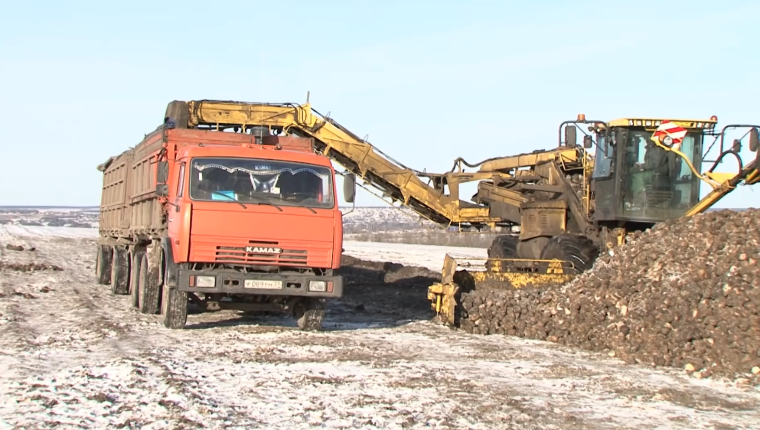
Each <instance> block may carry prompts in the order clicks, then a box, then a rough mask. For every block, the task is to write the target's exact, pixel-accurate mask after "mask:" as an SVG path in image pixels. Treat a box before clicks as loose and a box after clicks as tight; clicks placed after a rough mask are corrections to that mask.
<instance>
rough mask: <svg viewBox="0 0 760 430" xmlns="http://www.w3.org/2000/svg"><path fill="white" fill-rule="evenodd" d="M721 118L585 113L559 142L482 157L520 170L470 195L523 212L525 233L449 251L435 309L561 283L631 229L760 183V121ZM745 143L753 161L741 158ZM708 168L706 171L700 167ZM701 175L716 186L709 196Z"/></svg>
mask: <svg viewBox="0 0 760 430" xmlns="http://www.w3.org/2000/svg"><path fill="white" fill-rule="evenodd" d="M716 124H717V117H715V116H713V117H711V118H710V119H706V120H682V119H670V120H669V119H663V118H623V119H617V120H613V121H609V122H604V121H593V120H587V119H586V118H585V116H584V115H579V116H578V118H577V119H576V120H573V121H565V122H563V123H562V124H560V127H559V146H558V147H557V148H555V149H551V150H547V151H536V152H535V153H533V154H532V157H527V156H526V155H521V156H516V157H515V156H510V157H503V158H497V159H490V160H488V162H487V163H483V164H482V165H481V170H480V171H481V172H484V171H485V170H488V169H489V168H492V167H494V166H506V165H509V166H510V167H514V169H513V170H501V171H499V172H496V171H495V172H494V173H495V174H504V175H509V176H510V178H509V180H507V179H502V180H500V181H499V183H496V181H493V182H485V181H484V182H483V183H481V184H479V193H478V194H476V195H475V196H473V200H474V201H476V202H478V203H481V204H485V205H487V206H489V207H490V209H491V214H492V215H493V214H494V213H503V214H513V213H515V212H517V213H519V218H518V219H516V220H515V221H516V222H515V224H516V225H519V228H520V234H519V235H514V234H508V235H501V236H497V237H496V238H495V239H494V241H493V243H492V245H491V247H490V248H489V250H488V258H485V259H479V260H478V259H469V258H467V259H459V260H457V259H455V258H453V257H452V256H450V255H447V256H446V260H445V262H444V267H443V273H442V282H440V283H436V284H434V285H432V286H431V287H430V288H429V289H428V299H429V300H430V301H431V306H432V308H433V309H434V310H435V311H436V313H437V314H438V316H439V317H440V319H441V320H442V321H443V322H444V323H447V324H449V325H455V324H456V321H457V320H458V316H457V311H458V308H457V302H458V300H459V296H460V294H461V293H463V292H468V291H472V290H475V289H493V288H497V289H509V288H541V287H545V286H550V285H553V284H554V285H557V284H564V283H566V282H569V281H570V280H572V279H573V278H574V277H575V276H576V275H577V274H580V273H582V272H584V271H586V270H588V269H590V268H591V267H592V266H593V264H594V262H595V260H596V258H597V257H598V256H599V254H600V253H601V252H604V251H606V250H608V249H611V248H614V247H616V246H619V245H622V244H623V243H624V242H625V241H626V237H628V236H629V235H630V234H632V233H634V232H636V231H642V230H645V229H648V228H651V227H652V226H654V225H655V224H657V223H660V222H664V221H667V220H671V219H676V218H681V217H684V216H691V215H694V214H697V213H701V212H704V211H705V210H707V209H708V208H710V207H711V206H712V205H714V204H715V203H716V202H717V201H718V200H720V199H721V198H722V197H724V196H725V195H727V194H728V193H730V192H731V191H732V190H733V189H735V188H736V186H738V185H740V184H742V183H744V184H747V185H751V184H755V183H756V182H758V181H760V173H759V172H758V166H759V165H760V163H758V157H759V156H760V155H758V153H759V152H758V147H759V144H758V128H760V127H758V126H753V125H729V126H726V127H724V128H723V129H721V130H719V131H717V130H716ZM733 129H743V130H745V131H746V132H745V133H744V135H743V136H742V137H741V138H739V139H735V140H734V141H733V142H732V143H731V144H730V145H728V144H727V142H726V132H727V131H728V130H733ZM578 134H582V135H583V137H582V145H578ZM744 141H746V142H747V143H748V149H749V150H750V152H751V160H750V161H749V162H745V161H744V160H743V159H742V149H743V146H744ZM592 148H593V149H594V153H593V155H592V152H591V151H590V150H591V149H592ZM710 154H713V155H712V156H710ZM546 155H550V156H546ZM729 158H733V159H734V160H735V161H736V164H735V165H736V168H733V169H731V168H729V169H728V171H724V172H718V171H717V169H718V167H719V166H720V167H725V166H727V165H730V164H732V163H725V161H726V160H727V159H729ZM513 160H520V162H515V163H513V162H512V161H513ZM507 161H509V162H507ZM705 165H707V166H709V168H708V169H706V170H703V167H705ZM486 166H487V167H486ZM702 182H704V183H706V184H708V185H709V186H710V188H711V190H710V192H709V193H708V194H707V196H705V197H704V198H700V195H701V187H700V186H701V183H702ZM518 197H519V198H518ZM514 206H517V207H514ZM512 218H513V219H514V218H516V217H515V216H512ZM459 269H465V270H459Z"/></svg>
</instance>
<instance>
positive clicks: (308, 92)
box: [306, 91, 311, 104]
mask: <svg viewBox="0 0 760 430" xmlns="http://www.w3.org/2000/svg"><path fill="white" fill-rule="evenodd" d="M309 95H311V91H306V104H309Z"/></svg>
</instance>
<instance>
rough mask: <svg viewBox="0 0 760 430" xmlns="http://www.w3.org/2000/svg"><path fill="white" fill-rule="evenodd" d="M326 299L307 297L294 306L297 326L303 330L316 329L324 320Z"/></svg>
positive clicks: (320, 326)
mask: <svg viewBox="0 0 760 430" xmlns="http://www.w3.org/2000/svg"><path fill="white" fill-rule="evenodd" d="M326 308H327V300H325V299H322V298H316V297H309V298H306V299H304V300H302V301H301V302H300V303H298V304H297V305H296V306H295V317H296V322H297V323H298V328H299V329H301V330H303V331H318V330H320V329H321V328H322V323H323V322H324V320H325V310H326Z"/></svg>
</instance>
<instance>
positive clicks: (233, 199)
mask: <svg viewBox="0 0 760 430" xmlns="http://www.w3.org/2000/svg"><path fill="white" fill-rule="evenodd" d="M211 194H216V195H217V196H223V197H227V198H228V199H230V200H232V201H234V202H236V203H237V204H239V205H240V206H242V207H243V209H248V206H246V205H244V204H243V202H241V201H240V200H238V199H236V198H234V197H232V196H228V195H227V194H222V193H216V192H213V191H212V192H211Z"/></svg>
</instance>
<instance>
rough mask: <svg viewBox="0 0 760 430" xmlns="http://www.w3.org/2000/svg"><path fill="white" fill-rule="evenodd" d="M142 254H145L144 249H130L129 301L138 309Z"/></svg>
mask: <svg viewBox="0 0 760 430" xmlns="http://www.w3.org/2000/svg"><path fill="white" fill-rule="evenodd" d="M143 254H145V251H144V250H142V249H135V250H133V251H132V267H131V270H130V276H129V296H130V300H129V301H130V304H131V305H132V307H133V308H135V309H139V307H140V267H142V256H143Z"/></svg>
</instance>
